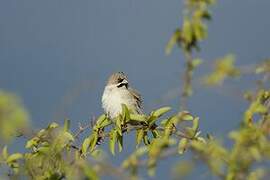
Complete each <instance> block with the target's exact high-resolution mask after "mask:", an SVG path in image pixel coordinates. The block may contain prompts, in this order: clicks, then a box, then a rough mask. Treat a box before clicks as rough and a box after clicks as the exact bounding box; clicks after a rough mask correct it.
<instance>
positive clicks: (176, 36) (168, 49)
mask: <svg viewBox="0 0 270 180" xmlns="http://www.w3.org/2000/svg"><path fill="white" fill-rule="evenodd" d="M180 37H181V31H180V30H179V29H177V30H176V31H175V32H174V34H173V35H172V37H171V39H170V40H169V42H168V43H167V45H166V48H165V53H166V54H167V55H169V54H171V52H172V49H173V47H174V45H175V44H176V43H177V41H178V40H179V39H180Z"/></svg>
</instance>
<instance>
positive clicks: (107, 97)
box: [102, 72, 142, 119]
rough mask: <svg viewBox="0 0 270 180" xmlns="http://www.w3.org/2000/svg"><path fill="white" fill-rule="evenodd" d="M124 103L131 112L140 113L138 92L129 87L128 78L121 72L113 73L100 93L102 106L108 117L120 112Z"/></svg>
mask: <svg viewBox="0 0 270 180" xmlns="http://www.w3.org/2000/svg"><path fill="white" fill-rule="evenodd" d="M122 104H125V105H126V106H127V108H128V109H129V110H130V112H131V113H137V114H142V99H141V96H140V94H139V93H138V92H137V91H136V90H134V89H132V88H130V86H129V82H128V78H127V76H126V75H125V74H124V73H123V72H117V73H113V74H112V75H111V76H110V77H109V79H108V82H107V84H106V86H105V89H104V92H103V95H102V107H103V109H104V111H105V113H106V114H107V115H108V117H109V118H110V119H114V118H116V117H117V116H118V115H119V114H121V113H122Z"/></svg>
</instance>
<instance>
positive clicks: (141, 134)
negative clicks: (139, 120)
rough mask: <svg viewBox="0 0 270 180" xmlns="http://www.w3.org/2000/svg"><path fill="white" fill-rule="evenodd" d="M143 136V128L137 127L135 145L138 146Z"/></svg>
mask: <svg viewBox="0 0 270 180" xmlns="http://www.w3.org/2000/svg"><path fill="white" fill-rule="evenodd" d="M143 137H144V130H143V129H138V130H137V133H136V147H138V146H139V144H140V143H141V141H142V139H143Z"/></svg>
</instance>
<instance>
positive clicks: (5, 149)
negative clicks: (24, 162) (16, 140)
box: [2, 146, 8, 159]
mask: <svg viewBox="0 0 270 180" xmlns="http://www.w3.org/2000/svg"><path fill="white" fill-rule="evenodd" d="M2 156H3V158H4V159H7V158H8V149H7V146H4V148H3V150H2Z"/></svg>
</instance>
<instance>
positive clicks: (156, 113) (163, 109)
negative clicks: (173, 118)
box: [153, 107, 171, 118]
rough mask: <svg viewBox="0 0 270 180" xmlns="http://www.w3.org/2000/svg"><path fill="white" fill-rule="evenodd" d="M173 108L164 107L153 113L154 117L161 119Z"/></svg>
mask: <svg viewBox="0 0 270 180" xmlns="http://www.w3.org/2000/svg"><path fill="white" fill-rule="evenodd" d="M170 110H171V108H170V107H162V108H159V109H157V110H155V111H154V112H153V116H155V117H157V118H159V117H160V116H162V115H163V114H165V113H167V112H168V111H170Z"/></svg>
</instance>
